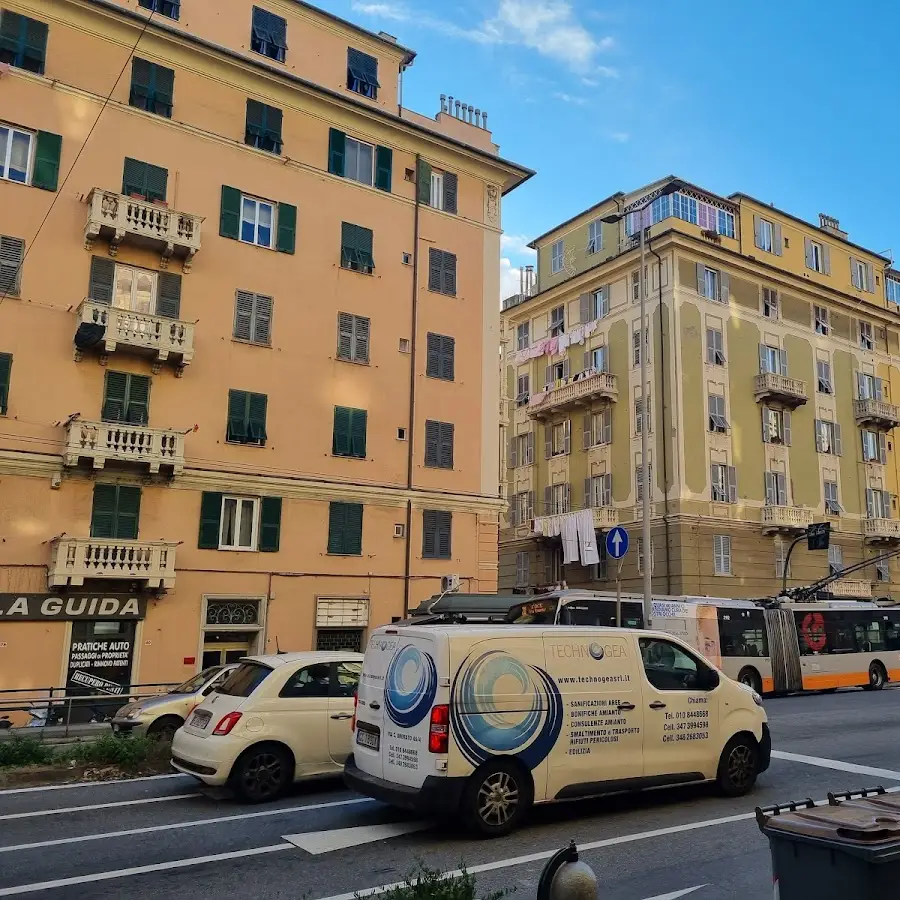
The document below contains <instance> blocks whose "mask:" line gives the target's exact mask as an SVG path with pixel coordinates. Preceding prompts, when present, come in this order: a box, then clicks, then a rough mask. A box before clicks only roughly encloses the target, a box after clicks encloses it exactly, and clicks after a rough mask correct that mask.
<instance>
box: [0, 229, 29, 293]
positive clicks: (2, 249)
mask: <svg viewBox="0 0 900 900" xmlns="http://www.w3.org/2000/svg"><path fill="white" fill-rule="evenodd" d="M24 261H25V241H23V240H22V239H21V238H17V237H10V236H9V235H6V234H0V296H4V297H6V296H13V297H16V296H18V294H19V290H20V289H21V286H22V263H23V262H24Z"/></svg>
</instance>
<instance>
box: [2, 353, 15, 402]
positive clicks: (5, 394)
mask: <svg viewBox="0 0 900 900" xmlns="http://www.w3.org/2000/svg"><path fill="white" fill-rule="evenodd" d="M12 360H13V358H12V354H11V353H0V416H5V415H6V411H7V410H8V409H9V382H10V379H11V376H12Z"/></svg>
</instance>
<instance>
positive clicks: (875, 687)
mask: <svg viewBox="0 0 900 900" xmlns="http://www.w3.org/2000/svg"><path fill="white" fill-rule="evenodd" d="M886 684H887V672H885V670H884V666H883V665H882V664H881V663H880V662H873V663H872V665H871V666H869V683H868V684H867V685H866V686H865V688H866V690H867V691H880V690H882V688H884V686H885V685H886Z"/></svg>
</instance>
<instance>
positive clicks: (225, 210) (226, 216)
mask: <svg viewBox="0 0 900 900" xmlns="http://www.w3.org/2000/svg"><path fill="white" fill-rule="evenodd" d="M240 233H241V192H240V191H239V190H238V189H237V188H233V187H228V186H227V185H225V184H223V185H222V206H221V209H220V210H219V234H220V235H221V236H222V237H226V238H232V239H233V240H235V241H236V240H237V239H238V237H239V236H240Z"/></svg>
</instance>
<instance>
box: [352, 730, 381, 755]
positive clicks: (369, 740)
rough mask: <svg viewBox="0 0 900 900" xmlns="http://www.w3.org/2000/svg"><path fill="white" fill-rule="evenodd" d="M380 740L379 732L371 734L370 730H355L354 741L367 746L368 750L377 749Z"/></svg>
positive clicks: (361, 745)
mask: <svg viewBox="0 0 900 900" xmlns="http://www.w3.org/2000/svg"><path fill="white" fill-rule="evenodd" d="M380 741H381V735H380V734H373V733H372V732H371V731H360V730H359V729H357V731H356V743H357V744H359V745H360V747H368V748H369V749H370V750H377V749H378V745H379V743H380Z"/></svg>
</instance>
